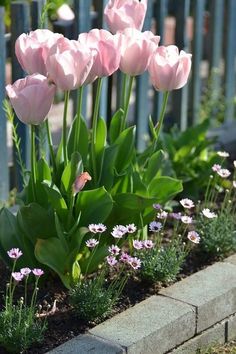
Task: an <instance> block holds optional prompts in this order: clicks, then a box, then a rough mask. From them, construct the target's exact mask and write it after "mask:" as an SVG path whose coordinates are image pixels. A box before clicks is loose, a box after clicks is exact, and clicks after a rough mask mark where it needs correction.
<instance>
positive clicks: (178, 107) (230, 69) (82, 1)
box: [0, 0, 236, 200]
mask: <svg viewBox="0 0 236 354" xmlns="http://www.w3.org/2000/svg"><path fill="white" fill-rule="evenodd" d="M107 1H108V0H94V1H93V0H74V11H75V15H76V16H75V21H74V23H73V24H71V23H66V22H64V23H62V22H60V21H59V22H56V23H55V24H54V27H55V29H56V30H57V31H61V32H62V33H63V34H65V35H68V36H69V37H70V38H75V39H76V38H77V37H78V34H79V33H81V32H86V31H89V30H90V29H91V28H93V27H98V28H102V27H103V28H106V25H105V23H104V19H103V9H104V6H105V5H106V3H107ZM43 5H44V0H32V1H31V2H30V5H29V2H28V1H15V2H14V1H13V2H11V19H12V21H11V29H10V33H5V26H4V8H2V7H0V102H2V100H3V99H4V95H5V75H6V74H5V62H6V59H7V58H8V57H10V58H11V65H12V82H14V81H15V80H17V79H19V78H21V77H23V76H24V75H25V73H24V72H23V70H22V69H21V67H20V65H19V63H18V62H17V60H16V57H15V55H14V43H15V40H16V38H17V37H18V36H19V35H20V34H21V33H23V32H29V31H30V30H31V29H32V30H34V29H36V28H37V27H38V26H39V21H40V13H41V10H42V7H43ZM150 28H152V30H154V31H155V32H156V33H157V34H159V35H161V44H163V43H164V38H166V39H165V43H164V44H166V43H167V42H168V41H172V42H175V44H176V45H177V46H178V47H179V48H180V49H184V50H186V51H188V52H191V53H192V54H193V67H192V77H191V80H190V82H189V84H188V85H187V86H186V87H185V88H184V89H182V90H178V91H176V92H173V94H172V96H171V110H170V114H169V122H170V124H174V123H176V124H178V126H179V127H180V128H181V129H185V128H186V127H188V126H189V125H192V124H195V123H197V122H198V121H199V107H200V100H201V94H202V87H203V82H204V78H203V77H202V67H203V63H205V67H206V68H207V69H206V70H205V80H206V78H207V77H209V74H210V72H211V70H212V69H213V68H221V76H217V77H215V78H214V82H213V88H214V94H217V92H219V90H222V89H223V91H224V96H225V105H226V107H225V120H226V121H229V120H233V119H234V102H233V99H234V96H235V56H236V40H235V38H236V1H235V0H149V1H148V9H147V15H146V20H145V24H144V30H149V29H150ZM6 48H10V53H8V50H6ZM111 85H112V82H111V79H106V80H104V84H103V94H102V103H101V109H100V113H101V116H102V117H103V118H104V119H106V120H108V121H109V118H110V115H111V113H112V112H111V110H110V108H109V107H110V102H111V90H110V88H111ZM117 85H118V87H119V75H118V77H117ZM117 92H118V93H119V88H118V89H117ZM85 94H86V91H85ZM135 94H136V101H135V106H134V109H133V110H132V111H133V116H131V117H130V119H131V120H132V121H133V122H135V123H136V124H137V134H138V139H137V144H138V146H139V148H140V149H141V148H142V147H143V146H144V144H145V142H144V139H143V136H144V135H145V133H147V131H148V120H147V117H148V115H149V114H152V115H153V117H154V120H157V117H158V114H159V112H160V105H161V99H162V94H161V93H157V92H154V91H153V90H152V89H151V87H150V83H149V79H148V75H147V74H144V75H142V76H141V77H139V78H138V79H137V81H136V87H135ZM85 98H87V97H85ZM113 100H114V97H113ZM115 100H117V101H118V100H119V95H118V94H117V95H116V97H115ZM83 113H84V115H85V116H86V99H85V100H84V107H83ZM6 129H7V123H6V119H5V115H4V112H3V109H2V107H1V105H0V200H5V199H6V198H7V197H8V192H9V168H8V166H9V161H8V158H7V156H8V153H7V137H6V133H7V130H6ZM18 131H19V134H20V136H21V142H22V153H23V158H24V160H25V161H26V162H27V161H28V159H29V156H28V153H29V147H28V146H29V145H28V143H29V142H28V130H27V127H26V126H25V125H23V124H21V123H19V126H18ZM15 165H16V164H15ZM16 171H17V169H16Z"/></svg>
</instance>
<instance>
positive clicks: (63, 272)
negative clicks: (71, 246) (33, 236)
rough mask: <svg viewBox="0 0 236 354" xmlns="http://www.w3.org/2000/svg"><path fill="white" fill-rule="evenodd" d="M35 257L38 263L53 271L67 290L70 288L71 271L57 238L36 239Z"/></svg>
mask: <svg viewBox="0 0 236 354" xmlns="http://www.w3.org/2000/svg"><path fill="white" fill-rule="evenodd" d="M35 256H36V258H37V260H38V261H39V262H40V263H42V264H44V265H46V266H48V267H49V268H50V269H52V270H54V272H56V273H57V274H58V275H59V277H60V278H61V281H62V282H63V284H64V285H65V286H66V287H67V288H70V287H71V275H70V274H71V270H70V269H69V267H68V264H67V257H68V254H67V252H66V250H65V249H64V247H63V245H62V243H61V241H60V240H59V238H56V237H51V238H48V239H46V240H43V239H38V240H37V243H36V245H35Z"/></svg>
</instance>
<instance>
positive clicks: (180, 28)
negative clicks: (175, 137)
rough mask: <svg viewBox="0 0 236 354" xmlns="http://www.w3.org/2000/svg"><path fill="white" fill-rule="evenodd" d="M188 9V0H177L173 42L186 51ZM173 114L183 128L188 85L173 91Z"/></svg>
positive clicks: (186, 122)
mask: <svg viewBox="0 0 236 354" xmlns="http://www.w3.org/2000/svg"><path fill="white" fill-rule="evenodd" d="M189 11H190V0H178V7H177V13H176V28H175V42H176V45H177V46H178V48H179V49H180V50H181V49H183V50H186V51H188V47H189V39H188V35H187V29H186V28H187V26H186V24H187V18H188V16H189ZM173 107H174V110H173V116H174V122H175V123H177V124H178V126H179V127H180V129H181V130H185V129H186V128H187V125H188V116H187V107H188V85H186V86H185V87H184V88H182V89H181V90H177V91H175V92H173Z"/></svg>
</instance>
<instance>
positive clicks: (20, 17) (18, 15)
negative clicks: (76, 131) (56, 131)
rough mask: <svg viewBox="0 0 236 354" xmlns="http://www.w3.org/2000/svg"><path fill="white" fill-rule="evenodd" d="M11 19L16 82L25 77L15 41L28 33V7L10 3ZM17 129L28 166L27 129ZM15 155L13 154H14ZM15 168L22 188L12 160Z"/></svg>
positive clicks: (13, 67) (13, 71)
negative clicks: (17, 56)
mask: <svg viewBox="0 0 236 354" xmlns="http://www.w3.org/2000/svg"><path fill="white" fill-rule="evenodd" d="M11 18H12V19H14V21H12V25H11V33H12V37H11V56H12V81H13V82H14V81H16V80H18V79H21V78H22V77H23V76H25V72H24V71H23V70H22V68H21V66H20V64H19V62H18V60H17V58H16V56H15V41H16V39H17V37H18V36H19V35H20V34H21V33H23V32H28V31H29V28H30V23H29V19H30V17H29V5H28V3H25V2H20V1H19V2H18V1H17V2H12V3H11ZM17 123H18V127H17V132H18V135H19V136H20V137H21V148H22V157H23V160H24V162H25V164H26V166H29V161H30V156H29V151H30V148H29V146H30V145H29V130H28V127H27V126H26V125H25V124H23V123H21V122H20V121H17ZM14 155H15V154H14ZM14 162H15V166H16V178H17V181H16V184H17V187H19V188H21V187H22V179H21V176H20V173H19V169H18V168H17V162H16V161H15V160H14Z"/></svg>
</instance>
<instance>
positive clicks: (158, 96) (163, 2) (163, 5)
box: [153, 0, 167, 123]
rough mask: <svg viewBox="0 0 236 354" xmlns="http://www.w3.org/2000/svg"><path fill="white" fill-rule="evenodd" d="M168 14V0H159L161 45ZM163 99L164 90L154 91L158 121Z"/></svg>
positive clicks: (157, 24) (154, 114) (158, 13)
mask: <svg viewBox="0 0 236 354" xmlns="http://www.w3.org/2000/svg"><path fill="white" fill-rule="evenodd" d="M166 15H167V0H157V1H156V3H155V7H154V16H155V20H156V33H157V35H159V36H160V37H161V40H160V43H159V45H163V44H164V43H163V40H164V32H165V18H166ZM162 99H163V93H162V92H157V91H155V92H154V101H153V118H154V122H155V123H156V122H157V120H158V117H159V116H160V112H161V104H162Z"/></svg>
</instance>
